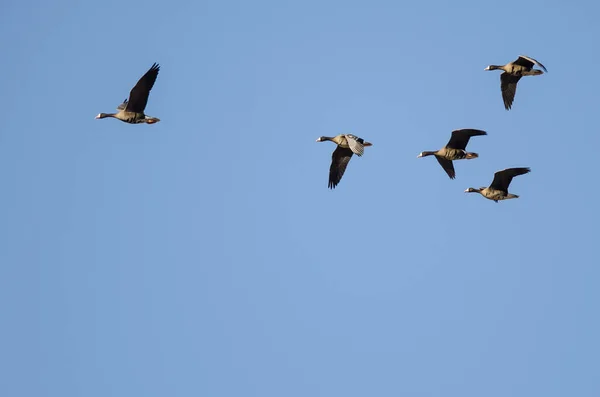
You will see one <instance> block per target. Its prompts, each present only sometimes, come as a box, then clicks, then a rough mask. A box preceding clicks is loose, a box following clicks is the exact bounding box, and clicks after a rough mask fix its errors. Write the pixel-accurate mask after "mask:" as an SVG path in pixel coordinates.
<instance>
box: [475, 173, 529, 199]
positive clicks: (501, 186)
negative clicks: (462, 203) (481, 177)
mask: <svg viewBox="0 0 600 397" xmlns="http://www.w3.org/2000/svg"><path fill="white" fill-rule="evenodd" d="M529 172H531V169H530V168H525V167H518V168H507V169H505V170H502V171H498V172H496V173H495V174H494V180H493V181H492V183H491V184H490V186H488V187H481V188H479V189H476V188H472V187H470V188H468V189H467V190H465V193H479V194H481V195H482V196H483V197H485V198H486V199H488V200H493V201H495V202H496V203H497V202H498V201H499V200H508V199H513V198H519V196H517V195H516V194H512V193H509V192H508V186H509V185H510V182H511V181H512V179H513V178H514V177H515V176H519V175H524V174H527V173H529Z"/></svg>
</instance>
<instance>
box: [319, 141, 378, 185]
mask: <svg viewBox="0 0 600 397" xmlns="http://www.w3.org/2000/svg"><path fill="white" fill-rule="evenodd" d="M324 141H331V142H333V143H335V144H336V145H337V147H336V148H335V150H334V151H333V154H332V155H331V166H330V167H329V184H328V187H329V188H330V189H335V187H336V186H337V185H338V183H340V180H341V179H342V176H344V172H345V171H346V167H347V166H348V162H349V161H350V158H351V157H352V155H353V154H356V155H357V156H362V155H363V153H364V150H365V146H372V144H371V143H370V142H365V141H364V140H363V139H362V138H359V137H357V136H355V135H352V134H340V135H338V136H334V137H333V138H331V137H328V136H322V137H320V138H318V139H317V142H324Z"/></svg>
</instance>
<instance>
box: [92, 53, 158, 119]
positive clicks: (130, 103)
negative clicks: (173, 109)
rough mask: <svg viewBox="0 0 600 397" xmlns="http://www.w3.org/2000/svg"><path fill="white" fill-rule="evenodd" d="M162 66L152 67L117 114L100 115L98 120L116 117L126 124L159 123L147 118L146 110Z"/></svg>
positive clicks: (118, 108)
mask: <svg viewBox="0 0 600 397" xmlns="http://www.w3.org/2000/svg"><path fill="white" fill-rule="evenodd" d="M159 69H160V66H158V64H157V63H155V64H153V65H152V67H151V68H150V69H149V70H148V71H147V72H146V74H145V75H143V76H142V78H141V79H140V80H139V81H138V82H137V84H136V85H135V87H133V88H132V89H131V92H129V100H127V99H125V101H124V102H123V103H122V104H120V105H119V106H118V107H117V110H118V112H117V113H100V114H99V115H97V116H96V118H97V119H103V118H105V117H114V118H115V119H119V120H121V121H124V122H126V123H130V124H140V123H147V124H154V123H158V122H159V121H160V119H158V118H156V117H150V116H146V115H145V114H144V110H145V109H146V104H147V103H148V96H149V95H150V90H151V89H152V87H153V86H154V82H155V81H156V78H157V77H158V71H159Z"/></svg>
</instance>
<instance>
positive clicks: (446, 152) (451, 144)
mask: <svg viewBox="0 0 600 397" xmlns="http://www.w3.org/2000/svg"><path fill="white" fill-rule="evenodd" d="M480 135H487V132H485V131H483V130H475V129H470V128H465V129H461V130H454V131H452V136H451V137H450V140H449V141H448V143H447V144H446V146H444V147H443V148H441V149H440V150H436V151H434V152H431V151H425V152H421V153H420V154H419V155H418V156H417V158H420V157H426V156H435V159H436V160H437V161H438V163H440V165H441V166H442V168H443V169H444V171H446V174H448V176H449V177H450V179H454V178H456V172H455V171H454V165H453V164H452V161H454V160H462V159H467V160H470V159H476V158H477V157H479V154H477V153H472V152H467V150H466V149H467V144H468V143H469V139H471V137H474V136H480Z"/></svg>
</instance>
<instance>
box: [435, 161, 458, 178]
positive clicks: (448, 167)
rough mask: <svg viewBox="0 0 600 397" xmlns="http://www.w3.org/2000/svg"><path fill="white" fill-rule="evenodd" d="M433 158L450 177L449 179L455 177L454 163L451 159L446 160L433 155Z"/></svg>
mask: <svg viewBox="0 0 600 397" xmlns="http://www.w3.org/2000/svg"><path fill="white" fill-rule="evenodd" d="M435 159H436V160H437V161H438V163H440V165H441V166H442V168H443V169H444V171H446V174H448V176H449V177H450V179H454V178H456V172H454V165H453V164H452V161H451V160H446V159H445V158H442V157H438V156H435Z"/></svg>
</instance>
